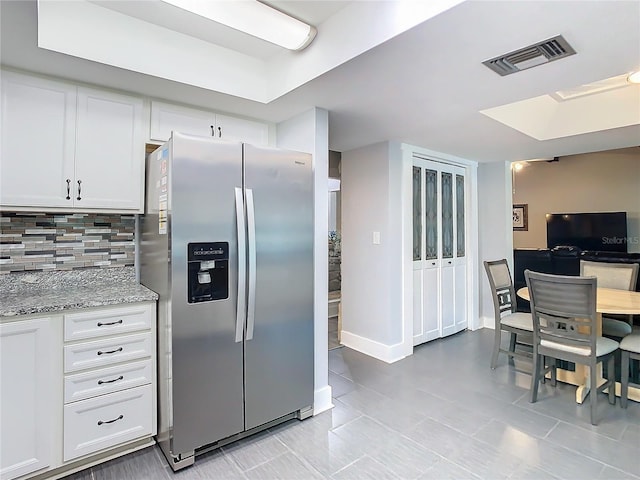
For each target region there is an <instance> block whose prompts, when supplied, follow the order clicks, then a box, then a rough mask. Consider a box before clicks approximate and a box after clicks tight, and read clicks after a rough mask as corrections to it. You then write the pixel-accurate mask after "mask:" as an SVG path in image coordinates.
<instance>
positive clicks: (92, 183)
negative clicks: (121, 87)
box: [72, 88, 144, 210]
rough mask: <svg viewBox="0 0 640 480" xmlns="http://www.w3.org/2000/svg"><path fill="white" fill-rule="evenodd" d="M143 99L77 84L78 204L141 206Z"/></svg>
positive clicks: (75, 192) (122, 207)
mask: <svg viewBox="0 0 640 480" xmlns="http://www.w3.org/2000/svg"><path fill="white" fill-rule="evenodd" d="M143 162H144V132H143V120H142V100H141V99H138V98H134V97H128V96H124V95H118V94H114V93H110V92H104V91H97V90H90V89H87V88H78V133H77V138H76V174H75V179H74V184H73V189H72V196H73V198H74V206H75V207H76V208H81V209H84V208H101V209H117V210H140V209H141V208H142V185H143V175H142V173H143Z"/></svg>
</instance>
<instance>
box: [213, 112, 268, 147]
mask: <svg viewBox="0 0 640 480" xmlns="http://www.w3.org/2000/svg"><path fill="white" fill-rule="evenodd" d="M216 130H217V131H218V132H217V135H218V137H219V138H220V139H222V140H233V141H238V142H245V143H250V144H252V145H269V127H268V125H267V124H266V123H260V122H254V121H251V120H243V119H241V118H235V117H228V116H226V115H216Z"/></svg>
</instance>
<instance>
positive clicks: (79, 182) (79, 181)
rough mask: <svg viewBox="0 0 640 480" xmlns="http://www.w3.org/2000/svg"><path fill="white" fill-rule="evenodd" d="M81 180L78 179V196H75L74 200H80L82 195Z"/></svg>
mask: <svg viewBox="0 0 640 480" xmlns="http://www.w3.org/2000/svg"><path fill="white" fill-rule="evenodd" d="M81 184H82V180H78V197H77V198H76V200H82V197H81V196H80V193H81V192H82V186H81Z"/></svg>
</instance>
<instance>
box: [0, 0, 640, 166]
mask: <svg viewBox="0 0 640 480" xmlns="http://www.w3.org/2000/svg"><path fill="white" fill-rule="evenodd" d="M93 3H94V4H97V5H100V6H105V5H107V6H108V7H109V10H112V11H118V12H120V13H126V14H127V15H131V16H133V17H137V18H143V19H144V20H145V21H147V22H154V23H155V24H160V25H163V26H165V27H171V28H175V29H178V28H179V27H178V25H179V24H181V25H184V24H187V25H188V26H189V31H188V33H189V35H191V36H193V37H196V38H199V39H200V40H206V41H212V42H215V43H216V44H217V45H219V46H221V47H224V48H225V49H230V50H234V51H237V52H239V53H241V54H242V55H245V56H251V57H253V58H255V59H256V61H259V62H267V67H266V71H269V68H272V66H273V65H287V68H288V69H289V70H287V71H286V72H284V73H282V72H276V73H280V74H281V75H282V78H284V77H296V76H297V77H296V78H297V80H296V82H294V83H292V84H291V85H287V88H285V89H284V90H283V94H282V95H280V96H275V100H272V101H268V102H267V103H263V102H261V101H252V100H247V99H246V98H240V97H239V96H236V95H229V94H223V93H220V92H219V91H214V90H211V89H207V88H201V87H197V86H193V85H188V84H187V83H183V82H177V81H171V80H166V79H163V78H159V77H157V76H151V75H148V74H143V73H136V72H134V71H131V70H128V69H124V68H117V67H113V66H108V65H105V64H102V63H97V62H94V61H89V60H84V59H81V58H76V57H73V56H69V55H64V54H61V53H56V52H54V51H50V50H44V49H42V48H38V47H37V8H36V4H35V2H34V1H30V0H26V1H17V2H14V1H8V0H2V2H0V16H1V24H0V34H1V39H0V40H1V52H0V58H1V61H2V64H3V65H6V66H10V67H14V68H20V69H25V70H29V71H34V72H41V73H44V74H50V75H56V76H60V77H64V78H69V79H72V80H75V81H80V82H88V83H93V84H98V85H104V86H107V87H110V88H116V89H121V90H126V91H132V92H136V93H140V94H143V95H148V96H152V97H159V98H164V99H167V100H173V101H178V102H181V103H185V104H191V105H196V106H201V107H206V108H210V109H215V110H218V111H224V112H228V113H232V114H236V115H244V116H248V117H254V118H259V119H263V120H267V121H271V122H279V121H282V120H286V119H288V118H290V117H292V116H294V115H297V114H299V113H301V112H303V111H306V110H308V109H309V108H311V107H314V106H317V107H321V108H325V109H327V110H328V111H329V143H330V148H331V149H332V150H336V151H346V150H350V149H353V148H357V147H360V146H364V145H368V144H372V143H376V142H380V141H385V140H397V141H402V142H407V143H411V144H414V145H418V146H422V147H425V148H429V149H431V150H436V151H440V152H444V153H448V154H451V155H456V156H459V157H463V158H468V159H473V160H478V161H503V160H507V161H515V160H527V159H532V158H552V157H555V156H565V155H570V154H577V153H584V152H594V151H601V150H609V149H616V148H624V147H630V146H636V145H640V125H638V124H632V125H627V126H622V127H615V128H608V129H606V130H602V131H594V132H591V133H584V134H571V133H572V132H573V130H571V129H568V130H567V131H568V132H569V133H570V135H569V136H564V137H560V138H551V139H548V140H537V139H535V138H533V137H532V136H529V135H526V134H524V133H522V132H520V131H518V130H516V129H514V128H510V127H508V126H506V125H505V124H504V123H501V121H496V120H494V119H492V118H489V117H488V116H487V115H485V114H482V113H481V111H482V110H489V109H493V108H495V107H499V106H502V105H505V104H510V103H513V102H520V101H523V100H526V99H530V98H534V97H539V96H543V95H547V94H553V93H554V92H557V91H563V90H569V89H573V88H575V87H578V86H580V85H583V84H588V83H593V82H596V81H600V80H603V79H606V78H610V77H614V76H618V75H622V74H626V73H628V72H630V71H632V70H634V69H640V0H628V1H590V0H587V1H572V0H570V1H523V0H520V1H509V2H505V1H484V0H482V1H469V0H468V1H466V2H464V3H462V4H460V5H456V6H454V7H452V8H450V9H449V10H447V11H444V12H443V13H440V14H439V15H437V16H435V17H433V18H431V19H428V20H426V21H424V22H422V23H420V24H418V25H417V26H415V27H413V28H410V29H408V30H406V31H404V32H403V33H399V34H394V35H391V36H390V38H389V39H388V40H386V41H383V43H381V44H377V43H376V42H379V39H376V38H374V37H375V35H373V34H372V33H371V32H376V31H378V30H384V28H385V27H386V24H385V23H384V21H385V19H384V18H377V17H376V16H375V15H371V16H370V17H368V18H361V19H360V21H359V22H358V24H356V25H353V26H352V28H342V29H341V30H339V31H336V30H335V29H333V30H332V29H331V28H330V26H331V25H335V24H336V19H338V17H340V15H342V16H343V17H344V12H346V11H347V10H348V9H349V8H355V7H358V8H363V6H368V7H369V8H370V10H373V11H375V9H380V11H383V9H384V8H386V7H387V6H388V4H389V2H381V1H377V0H376V1H372V2H367V1H365V2H363V1H356V2H350V1H335V2H333V1H272V2H268V3H270V4H272V5H274V6H276V7H277V8H279V9H281V10H283V11H287V12H289V13H291V14H292V15H294V16H296V17H298V18H300V19H301V20H305V21H309V22H311V23H313V24H314V25H316V26H317V28H318V37H317V39H316V40H315V41H314V44H312V47H313V48H315V50H313V48H312V47H309V49H307V50H305V51H303V52H298V53H296V54H293V55H292V54H289V53H286V54H283V53H281V52H279V51H278V50H277V49H276V48H275V47H273V46H271V45H268V44H266V43H265V42H261V41H258V40H255V39H251V38H247V37H246V36H243V35H241V34H238V33H236V32H233V31H226V32H225V31H224V29H222V30H218V31H214V30H212V29H210V28H207V26H206V25H205V24H203V23H202V22H200V21H199V20H198V19H193V18H185V17H184V15H183V14H184V12H176V11H175V10H171V9H164V10H163V8H154V9H151V10H150V9H149V8H148V7H149V5H150V4H152V3H155V2H148V1H120V0H118V1H114V0H112V1H109V2H104V1H96V2H93ZM453 3H455V2H453ZM414 5H415V4H414ZM167 7H168V6H167ZM331 22H333V24H332V23H331ZM323 26H326V28H324V29H323ZM227 30H228V29H227ZM558 34H562V35H563V36H564V37H565V39H566V40H567V41H568V42H569V43H570V44H571V46H572V47H573V48H574V49H575V50H576V51H577V55H573V56H571V57H567V58H565V59H562V60H558V61H556V62H551V63H549V64H545V65H541V66H539V67H535V68H531V69H528V70H524V71H522V72H518V73H516V74H513V75H509V76H506V77H501V76H499V75H497V74H496V73H494V72H492V71H491V70H489V69H488V68H487V67H485V66H484V65H482V63H481V62H482V61H484V60H487V59H489V58H493V57H495V56H498V55H500V54H503V53H508V52H511V51H513V50H516V49H519V48H521V47H525V46H527V45H530V44H532V43H536V42H538V41H541V40H545V39H548V38H550V37H553V36H555V35H558ZM323 35H324V38H323V37H322V36H323ZM330 36H333V37H335V38H328V37H330ZM329 40H331V41H332V42H333V43H331V42H329V43H327V42H328V41H329ZM316 42H317V43H316ZM323 42H325V43H323ZM363 42H364V43H363ZM366 42H369V44H368V46H365V47H363V46H362V45H364V44H366ZM89 43H90V42H89ZM356 44H357V45H359V46H358V48H359V49H360V50H361V51H362V52H363V53H360V54H357V55H356V56H355V57H354V58H350V54H349V52H350V51H353V52H355V51H357V50H354V49H353V48H352V46H353V45H356ZM326 45H332V48H328V47H327V48H325V49H324V50H323V48H324V47H325V46H326ZM375 45H377V46H375ZM350 49H351V50H350ZM345 52H347V53H345ZM285 55H286V56H287V57H286V61H287V62H288V63H283V61H282V58H283V57H284V56H285ZM314 55H315V57H314ZM310 58H321V59H323V61H324V60H325V59H327V58H329V59H331V62H333V63H331V62H327V63H326V65H327V66H329V67H330V68H329V67H327V66H323V68H322V69H320V70H316V71H315V72H312V73H310V74H308V75H307V76H306V77H305V75H301V74H300V71H301V70H302V69H306V70H309V71H312V70H313V68H310V67H309V65H307V64H308V63H309V59H310ZM274 59H275V60H274ZM153 60H156V61H157V62H170V59H169V58H163V56H162V55H159V58H157V59H155V58H154V59H153ZM269 62H271V63H269ZM278 62H280V63H278ZM305 62H307V64H305ZM303 73H304V74H307V72H306V71H305V72H303ZM275 78H280V77H277V75H276V77H275ZM631 88H634V89H636V90H635V92H637V93H634V94H632V95H631V96H630V97H628V98H629V99H630V100H629V101H627V102H625V104H624V105H622V107H623V108H626V109H627V110H628V109H631V111H632V112H634V111H635V112H640V87H631ZM289 90H291V91H289ZM285 92H288V93H285ZM568 102H569V101H568ZM568 102H567V103H568ZM629 104H630V105H629ZM591 109H592V111H591V110H588V111H587V115H592V116H593V117H594V118H598V117H599V116H600V117H603V116H605V115H606V116H607V117H610V116H612V115H614V116H615V112H614V113H612V112H611V111H610V110H611V108H607V109H605V110H606V113H605V110H602V109H601V108H600V107H599V106H597V104H596V105H594V106H593V107H591ZM535 113H536V112H535V111H533V110H530V111H529V112H528V113H522V114H521V115H523V116H525V115H535ZM582 115H583V116H584V115H585V112H584V111H582ZM592 123H593V122H590V124H592ZM614 124H615V122H609V125H614Z"/></svg>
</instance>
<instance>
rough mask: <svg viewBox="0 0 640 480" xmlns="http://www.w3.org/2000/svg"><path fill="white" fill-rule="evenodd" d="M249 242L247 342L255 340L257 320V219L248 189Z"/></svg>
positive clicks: (251, 193)
mask: <svg viewBox="0 0 640 480" xmlns="http://www.w3.org/2000/svg"><path fill="white" fill-rule="evenodd" d="M245 191H246V195H247V242H248V244H249V249H248V250H249V265H248V271H249V294H248V295H247V336H246V339H247V340H251V339H252V338H253V327H254V325H255V318H256V218H255V209H254V205H253V190H251V189H250V188H247V189H246V190H245Z"/></svg>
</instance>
